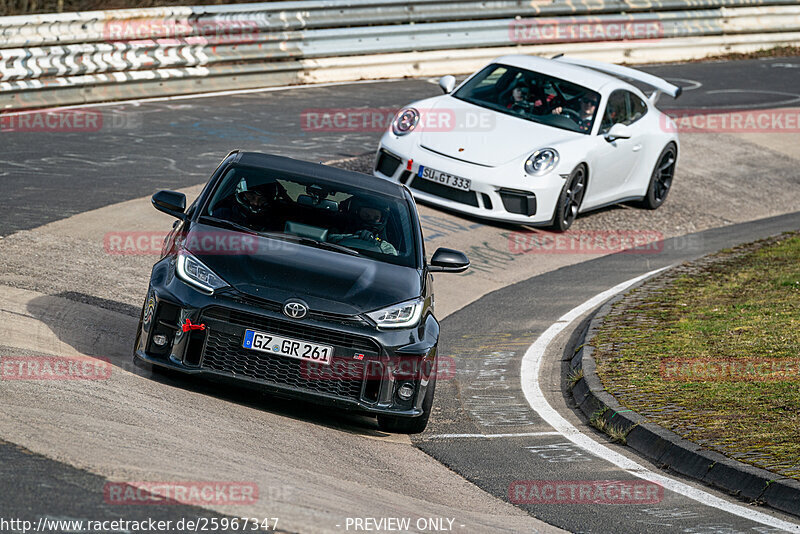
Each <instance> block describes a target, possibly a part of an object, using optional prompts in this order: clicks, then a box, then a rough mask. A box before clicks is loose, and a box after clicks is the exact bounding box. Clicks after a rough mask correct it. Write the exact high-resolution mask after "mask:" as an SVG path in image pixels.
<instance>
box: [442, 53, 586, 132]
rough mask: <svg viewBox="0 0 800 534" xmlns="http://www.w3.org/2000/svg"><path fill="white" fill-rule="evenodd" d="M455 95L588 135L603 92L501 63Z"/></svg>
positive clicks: (466, 100)
mask: <svg viewBox="0 0 800 534" xmlns="http://www.w3.org/2000/svg"><path fill="white" fill-rule="evenodd" d="M453 96H454V97H456V98H458V99H460V100H464V101H465V102H469V103H471V104H475V105H476V106H481V107H484V108H488V109H493V110H495V111H498V112H500V113H505V114H508V115H513V116H515V117H519V118H521V119H525V120H529V121H532V122H536V123H539V124H545V125H547V126H553V127H555V128H561V129H563V130H571V131H573V132H580V133H585V134H588V133H589V132H591V130H592V125H593V124H594V119H595V115H596V114H597V106H598V104H599V103H600V94H599V93H597V92H595V91H592V90H591V89H587V88H586V87H583V86H580V85H577V84H574V83H572V82H568V81H565V80H561V79H559V78H554V77H553V76H548V75H546V74H541V73H539V72H534V71H530V70H526V69H522V68H519V67H511V66H508V65H502V64H499V63H496V64H492V65H489V66H488V67H486V68H484V69H483V70H482V71H480V72H479V73H478V74H476V75H475V76H473V77H472V78H471V79H470V80H469V81H468V82H467V83H465V84H464V85H463V86H462V87H461V88H459V89H458V91H456V92H455V93H453Z"/></svg>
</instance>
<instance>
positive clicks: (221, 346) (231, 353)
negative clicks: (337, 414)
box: [202, 328, 364, 400]
mask: <svg viewBox="0 0 800 534" xmlns="http://www.w3.org/2000/svg"><path fill="white" fill-rule="evenodd" d="M306 337H307V336H306ZM241 345H242V336H238V335H234V334H229V333H227V332H221V331H219V330H215V329H213V328H209V330H208V338H207V340H206V347H205V352H204V353H203V362H202V368H204V369H209V370H213V371H219V372H223V373H228V374H231V375H235V376H242V377H247V378H253V379H256V380H261V381H264V382H266V383H268V384H274V385H278V386H290V387H293V388H298V389H303V390H308V391H313V392H317V393H327V394H330V395H336V396H338V397H344V398H348V399H353V400H358V399H359V398H360V396H361V384H362V380H359V379H358V377H359V376H363V371H364V363H363V362H357V361H353V360H348V361H347V365H348V366H349V367H348V369H349V371H348V373H346V376H345V377H344V378H343V379H338V378H337V379H334V378H329V377H326V376H321V375H320V374H317V373H314V372H313V371H312V372H309V371H308V370H307V367H305V366H307V365H308V364H307V363H306V362H303V361H302V360H297V359H294V358H287V357H284V356H278V355H273V354H268V353H262V352H258V351H255V350H248V349H245V348H243V347H242V346H241ZM337 359H338V358H334V359H333V360H334V361H333V365H336V360H337ZM304 369H305V370H304Z"/></svg>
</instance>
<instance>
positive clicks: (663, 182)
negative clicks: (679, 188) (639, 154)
mask: <svg viewBox="0 0 800 534" xmlns="http://www.w3.org/2000/svg"><path fill="white" fill-rule="evenodd" d="M677 155H678V149H677V147H676V146H675V144H674V143H670V144H668V145H667V146H665V147H664V150H662V151H661V154H660V155H659V156H658V159H657V160H656V164H655V166H654V167H653V174H651V175H650V185H649V186H648V187H647V194H645V196H644V198H643V199H642V201H641V206H642V207H643V208H645V209H648V210H654V209H656V208H658V207H659V206H661V204H663V203H664V201H665V200H667V195H668V194H669V190H670V188H671V187H672V179H673V177H674V176H675V162H676V160H677V159H678V158H677Z"/></svg>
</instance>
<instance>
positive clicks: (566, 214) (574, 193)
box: [553, 165, 586, 232]
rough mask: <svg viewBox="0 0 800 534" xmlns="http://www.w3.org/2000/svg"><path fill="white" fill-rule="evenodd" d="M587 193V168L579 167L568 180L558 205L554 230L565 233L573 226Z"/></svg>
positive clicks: (554, 218) (554, 219)
mask: <svg viewBox="0 0 800 534" xmlns="http://www.w3.org/2000/svg"><path fill="white" fill-rule="evenodd" d="M585 193H586V167H584V166H583V165H578V166H577V167H576V168H575V170H574V171H572V174H570V175H569V178H567V182H566V183H565V184H564V189H562V190H561V196H559V197H558V202H557V203H556V212H555V214H554V217H553V229H554V230H555V231H557V232H564V231H566V230H567V229H569V227H570V226H572V223H573V221H575V217H577V216H578V210H580V209H581V202H583V195H584V194H585Z"/></svg>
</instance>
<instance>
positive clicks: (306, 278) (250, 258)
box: [186, 224, 422, 315]
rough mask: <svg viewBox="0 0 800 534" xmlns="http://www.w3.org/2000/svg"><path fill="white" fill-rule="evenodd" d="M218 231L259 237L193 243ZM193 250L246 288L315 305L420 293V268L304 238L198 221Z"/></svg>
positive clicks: (381, 301)
mask: <svg viewBox="0 0 800 534" xmlns="http://www.w3.org/2000/svg"><path fill="white" fill-rule="evenodd" d="M206 235H213V236H214V239H215V242H222V243H225V242H226V239H227V240H228V242H233V243H235V241H230V240H229V239H230V238H236V237H238V238H241V237H242V236H246V237H247V238H248V239H251V240H255V245H254V246H252V247H251V246H247V247H238V248H237V247H233V248H234V250H233V251H229V250H213V251H211V252H208V249H204V250H203V251H201V250H198V249H197V248H196V247H194V246H192V243H198V242H200V241H199V240H198V239H192V238H193V237H197V236H206ZM186 237H187V241H186V243H187V244H188V247H187V248H188V250H189V252H191V253H192V254H193V255H194V256H195V257H197V258H199V259H200V260H201V261H202V262H203V263H205V264H206V265H207V266H208V267H209V268H210V269H212V270H213V271H214V272H215V273H217V274H218V275H219V276H220V277H222V278H223V279H224V280H225V281H226V282H228V283H229V284H230V285H231V286H233V287H234V288H235V289H237V290H239V291H241V292H242V293H245V294H248V295H252V296H255V297H259V298H262V299H267V300H270V301H273V302H277V303H283V302H284V301H286V300H287V299H290V298H299V299H302V300H304V301H305V302H306V303H307V304H308V305H309V308H310V309H311V310H312V311H320V312H327V313H337V314H346V315H355V314H358V313H363V312H368V311H373V310H376V309H379V308H382V307H385V306H389V305H391V304H394V303H397V302H402V301H404V300H408V299H412V298H415V297H418V296H419V295H420V293H421V287H422V280H421V274H420V271H418V270H416V269H414V268H411V267H403V266H399V265H393V264H390V263H385V262H382V261H378V260H373V259H370V258H367V257H365V256H351V255H349V254H344V253H340V252H334V251H329V250H324V249H319V248H315V247H312V246H308V245H301V244H299V243H292V242H287V241H281V240H277V239H270V238H266V237H260V236H254V235H253V236H251V235H249V234H242V233H241V232H236V231H232V230H226V229H222V228H218V227H212V226H208V225H204V224H194V225H192V228H191V230H190V231H189V233H188V234H187V236H186Z"/></svg>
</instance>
